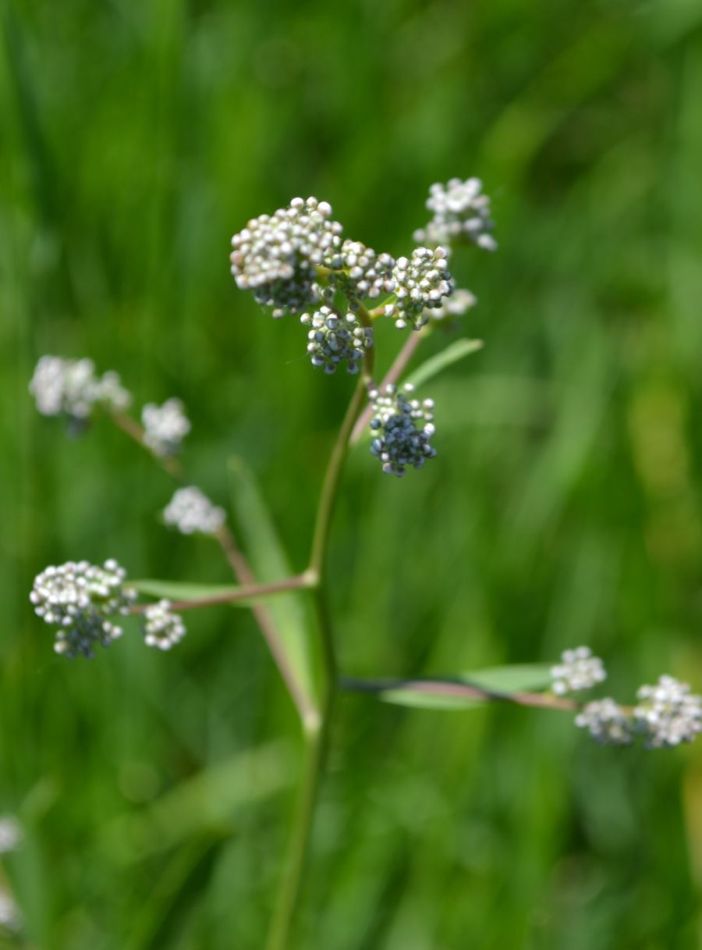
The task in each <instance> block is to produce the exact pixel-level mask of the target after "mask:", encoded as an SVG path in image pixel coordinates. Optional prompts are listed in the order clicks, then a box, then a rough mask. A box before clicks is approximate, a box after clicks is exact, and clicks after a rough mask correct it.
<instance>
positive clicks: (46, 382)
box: [29, 356, 131, 422]
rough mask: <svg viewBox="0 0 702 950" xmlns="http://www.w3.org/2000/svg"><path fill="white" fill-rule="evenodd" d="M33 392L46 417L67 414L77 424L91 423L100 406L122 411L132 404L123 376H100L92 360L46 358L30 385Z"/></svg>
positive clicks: (39, 407)
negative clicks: (91, 417) (92, 413)
mask: <svg viewBox="0 0 702 950" xmlns="http://www.w3.org/2000/svg"><path fill="white" fill-rule="evenodd" d="M29 391H30V392H31V393H32V395H33V396H34V399H35V401H36V404H37V409H38V410H39V412H40V413H41V414H42V415H43V416H58V415H62V414H64V415H66V416H68V417H69V418H70V419H72V420H74V421H77V422H84V421H85V420H87V419H88V417H89V416H90V414H91V412H92V410H93V407H94V406H96V405H102V406H104V407H106V408H108V409H112V410H116V411H119V410H122V409H126V408H127V407H128V406H129V404H130V402H131V396H130V394H129V393H128V392H127V390H126V389H125V388H124V387H123V386H122V383H121V381H120V378H119V375H118V374H117V373H115V372H112V371H108V372H106V373H104V374H103V375H102V376H96V375H95V364H94V363H93V361H92V360H89V359H80V360H68V359H64V358H63V357H61V356H42V357H41V358H40V359H39V362H38V363H37V365H36V368H35V370H34V375H33V376H32V379H31V382H30V383H29Z"/></svg>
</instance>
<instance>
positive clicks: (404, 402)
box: [368, 383, 436, 477]
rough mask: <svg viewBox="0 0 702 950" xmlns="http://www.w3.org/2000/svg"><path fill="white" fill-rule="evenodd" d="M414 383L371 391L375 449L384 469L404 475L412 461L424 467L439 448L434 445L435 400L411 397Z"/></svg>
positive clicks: (372, 431) (372, 429) (417, 466)
mask: <svg viewBox="0 0 702 950" xmlns="http://www.w3.org/2000/svg"><path fill="white" fill-rule="evenodd" d="M413 391H414V387H413V386H411V385H410V384H409V383H406V384H405V385H404V386H403V387H402V389H401V390H399V389H397V387H395V386H386V387H385V390H384V392H383V393H380V392H379V391H378V390H377V389H372V390H371V391H370V392H369V393H368V398H369V400H370V403H371V406H372V409H373V416H372V418H371V421H370V428H371V434H372V436H373V441H372V442H371V452H372V453H373V455H375V456H376V457H377V458H379V459H380V461H381V463H382V466H383V471H384V472H386V473H387V474H389V475H397V476H398V477H399V476H402V475H404V474H405V468H406V467H407V466H408V465H412V466H414V468H421V466H422V465H424V463H425V462H426V460H427V459H429V458H434V456H435V455H436V450H435V449H434V448H433V447H432V445H431V437H432V436H433V435H434V431H435V428H434V403H433V400H431V399H425V400H423V401H421V402H420V400H419V399H412V398H410V397H411V395H412V392H413Z"/></svg>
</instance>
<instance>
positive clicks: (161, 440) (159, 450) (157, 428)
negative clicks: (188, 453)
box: [141, 397, 190, 457]
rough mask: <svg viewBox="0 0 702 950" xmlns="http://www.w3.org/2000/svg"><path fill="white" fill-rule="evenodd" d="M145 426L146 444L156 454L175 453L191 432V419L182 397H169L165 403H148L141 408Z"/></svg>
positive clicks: (142, 420) (162, 455)
mask: <svg viewBox="0 0 702 950" xmlns="http://www.w3.org/2000/svg"><path fill="white" fill-rule="evenodd" d="M141 422H142V425H143V426H144V445H146V446H147V447H148V448H150V449H151V451H152V452H153V453H154V455H158V456H160V457H164V456H167V455H175V454H176V452H178V450H179V449H180V444H181V442H182V441H183V439H184V438H185V436H186V435H187V434H188V432H190V420H189V419H188V417H187V416H186V415H185V408H184V406H183V403H182V402H181V401H180V399H176V398H175V397H174V398H172V399H167V400H166V401H165V402H164V403H163V405H161V406H157V405H156V404H155V403H147V404H146V405H145V406H144V408H143V409H142V410H141Z"/></svg>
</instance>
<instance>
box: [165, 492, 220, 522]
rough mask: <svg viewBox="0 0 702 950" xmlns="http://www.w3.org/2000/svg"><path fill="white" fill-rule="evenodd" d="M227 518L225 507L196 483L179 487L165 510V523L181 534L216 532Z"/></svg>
mask: <svg viewBox="0 0 702 950" xmlns="http://www.w3.org/2000/svg"><path fill="white" fill-rule="evenodd" d="M225 519H226V515H225V513H224V509H223V508H219V507H218V506H217V505H214V504H213V503H212V502H211V501H210V499H209V498H208V497H207V495H205V493H204V492H202V491H200V489H199V488H196V487H195V485H188V486H186V487H185V488H179V489H178V490H177V491H176V492H175V494H174V495H173V497H172V498H171V500H170V501H169V503H168V505H167V506H166V507H165V508H164V511H163V520H164V521H165V523H166V524H167V525H170V526H171V527H173V528H176V529H177V530H178V531H180V533H181V534H216V532H217V531H219V529H220V528H221V527H222V525H223V524H224V522H225Z"/></svg>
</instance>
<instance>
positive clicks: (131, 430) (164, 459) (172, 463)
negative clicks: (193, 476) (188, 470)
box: [112, 412, 183, 479]
mask: <svg viewBox="0 0 702 950" xmlns="http://www.w3.org/2000/svg"><path fill="white" fill-rule="evenodd" d="M112 419H113V420H114V423H115V425H116V426H118V427H119V428H120V429H121V430H122V432H125V433H126V434H127V435H128V436H129V438H130V439H133V440H134V441H135V442H136V443H137V444H138V445H140V446H141V447H142V448H143V449H146V451H147V452H149V454H150V455H151V456H152V457H153V458H154V459H155V460H156V461H157V462H158V464H159V465H160V466H161V468H163V469H165V470H166V472H168V474H169V475H171V476H172V477H173V478H176V479H180V478H182V477H183V466H182V465H181V464H180V462H179V461H178V459H176V458H173V456H172V455H154V454H153V452H151V451H150V449H149V447H148V445H146V443H145V442H144V428H143V426H141V425H139V423H138V422H137V421H136V419H132V417H131V416H128V415H127V413H126V412H113V413H112Z"/></svg>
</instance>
